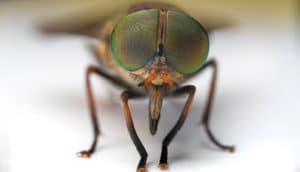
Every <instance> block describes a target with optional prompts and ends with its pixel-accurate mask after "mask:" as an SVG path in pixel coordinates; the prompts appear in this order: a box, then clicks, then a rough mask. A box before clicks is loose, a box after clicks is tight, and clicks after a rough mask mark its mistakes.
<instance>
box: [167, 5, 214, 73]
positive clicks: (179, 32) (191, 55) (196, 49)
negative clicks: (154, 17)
mask: <svg viewBox="0 0 300 172" xmlns="http://www.w3.org/2000/svg"><path fill="white" fill-rule="evenodd" d="M208 50H209V41H208V35H207V32H206V30H205V29H204V28H203V27H202V25H201V24H200V23H199V22H198V21H196V20H195V19H194V18H192V17H191V16H189V15H187V14H185V13H183V12H178V11H169V12H168V25H167V31H166V43H165V54H166V57H167V59H168V62H169V63H170V64H171V65H172V67H174V68H175V70H177V71H178V72H180V73H183V74H191V73H194V72H196V71H197V70H199V69H200V68H201V66H202V65H203V64H204V62H205V60H206V58H207V56H208Z"/></svg>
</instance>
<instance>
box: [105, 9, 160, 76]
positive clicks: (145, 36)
mask: <svg viewBox="0 0 300 172" xmlns="http://www.w3.org/2000/svg"><path fill="white" fill-rule="evenodd" d="M157 20H158V10H157V9H149V10H141V11H138V12H134V13H131V14H129V15H127V16H126V17H124V18H123V19H122V20H121V21H120V23H118V24H117V25H116V27H115V28H114V31H113V33H112V36H111V42H110V50H111V52H112V55H113V57H114V58H115V60H116V61H117V62H118V64H119V65H121V66H122V67H123V68H125V69H126V70H129V71H133V70H137V69H139V68H141V67H143V66H144V65H145V64H146V63H147V62H148V61H149V60H150V59H151V58H152V57H153V56H154V55H155V50H156V38H157V23H158V21H157Z"/></svg>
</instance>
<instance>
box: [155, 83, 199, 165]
mask: <svg viewBox="0 0 300 172" xmlns="http://www.w3.org/2000/svg"><path fill="white" fill-rule="evenodd" d="M195 92H196V87H195V86H191V85H189V86H184V87H182V88H179V89H177V90H175V91H174V92H173V95H175V96H178V95H182V94H186V93H188V98H187V101H186V103H185V105H184V107H183V109H182V112H181V114H180V117H179V119H178V121H177V123H176V124H175V126H174V127H173V128H172V129H171V131H170V132H169V133H168V135H167V136H166V137H165V138H164V140H163V144H162V151H161V156H160V162H159V168H161V169H167V168H168V146H169V144H170V143H171V141H172V140H173V138H174V137H175V135H176V134H177V132H178V131H179V130H180V128H181V127H182V125H183V123H184V122H185V120H186V118H187V116H188V111H189V109H190V107H191V105H192V102H193V98H194V95H195Z"/></svg>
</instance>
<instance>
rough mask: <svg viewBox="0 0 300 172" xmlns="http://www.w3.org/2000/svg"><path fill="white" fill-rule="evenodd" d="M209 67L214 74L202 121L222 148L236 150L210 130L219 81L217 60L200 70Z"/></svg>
mask: <svg viewBox="0 0 300 172" xmlns="http://www.w3.org/2000/svg"><path fill="white" fill-rule="evenodd" d="M207 68H212V69H213V75H212V79H211V83H210V88H209V93H208V98H207V102H206V106H205V110H204V115H203V118H202V123H203V125H204V128H205V131H206V133H207V135H208V137H209V139H210V140H211V141H212V142H213V143H214V144H215V145H216V146H217V147H219V148H220V149H222V150H224V151H228V152H234V147H233V146H227V145H224V144H222V143H221V142H220V141H218V139H216V137H215V136H214V135H213V133H212V131H211V130H210V126H209V119H210V114H211V107H212V102H213V98H214V94H215V88H216V81H217V63H216V61H215V60H210V61H208V62H207V63H206V64H205V65H204V66H203V67H202V69H201V71H200V72H202V71H204V70H205V69H207Z"/></svg>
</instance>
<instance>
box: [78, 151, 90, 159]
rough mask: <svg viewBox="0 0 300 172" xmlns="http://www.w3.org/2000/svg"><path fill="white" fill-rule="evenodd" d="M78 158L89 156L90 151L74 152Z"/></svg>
mask: <svg viewBox="0 0 300 172" xmlns="http://www.w3.org/2000/svg"><path fill="white" fill-rule="evenodd" d="M76 155H77V156H78V157H80V158H90V157H91V153H90V152H89V151H81V152H78V153H77V154H76Z"/></svg>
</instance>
